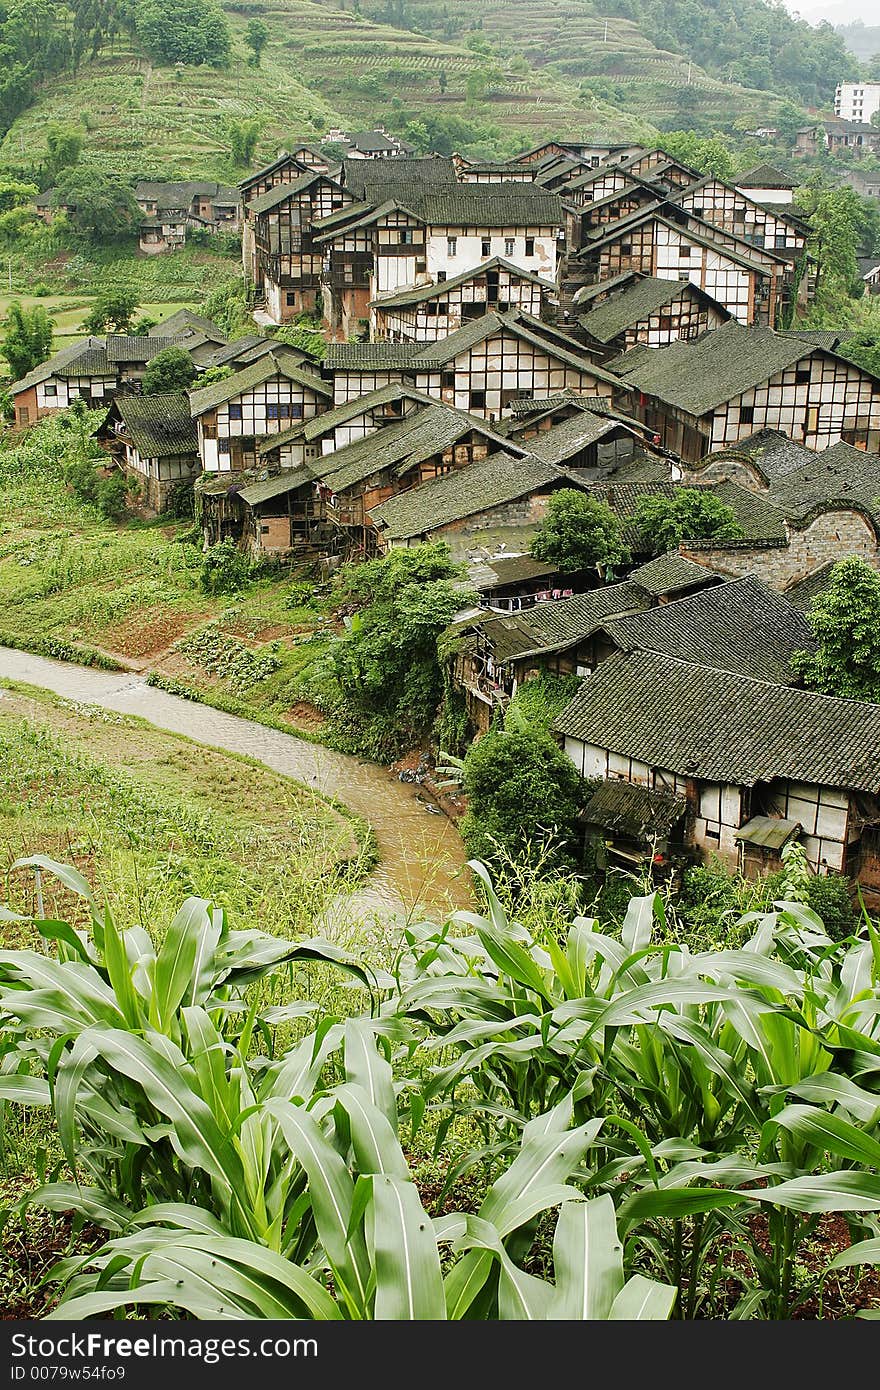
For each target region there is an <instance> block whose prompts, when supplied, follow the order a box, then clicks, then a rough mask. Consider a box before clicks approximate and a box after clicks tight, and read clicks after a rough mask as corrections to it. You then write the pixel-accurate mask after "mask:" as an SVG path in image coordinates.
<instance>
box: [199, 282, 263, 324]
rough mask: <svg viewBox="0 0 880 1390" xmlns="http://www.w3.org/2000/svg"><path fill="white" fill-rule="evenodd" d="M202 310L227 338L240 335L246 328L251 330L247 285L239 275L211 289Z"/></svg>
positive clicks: (251, 322) (251, 321)
mask: <svg viewBox="0 0 880 1390" xmlns="http://www.w3.org/2000/svg"><path fill="white" fill-rule="evenodd" d="M202 312H203V313H204V315H205V317H206V318H209V319H210V320H211V322H212V323H216V324H217V326H218V328H222V329H223V332H224V333H225V334H226V335H227V337H229V338H234V337H236V336H238V337H241V334H242V333H243V332H245V331H246V330H248V329H249V330H250V331H251V332H253V320H252V319H249V316H248V307H247V286H246V283H245V280H244V278H243V277H242V276H240V275H239V276H236V277H235V278H234V279H232V280H224V282H223V284H222V285H218V286H217V288H216V289H215V290H212V291H211V293H210V294H209V295H208V297H207V299H206V300H205V303H204V305H203V306H202Z"/></svg>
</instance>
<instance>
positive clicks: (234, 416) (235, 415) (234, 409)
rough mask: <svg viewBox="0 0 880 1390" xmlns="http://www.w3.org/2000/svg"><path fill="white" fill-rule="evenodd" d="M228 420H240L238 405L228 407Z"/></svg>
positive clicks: (239, 407)
mask: <svg viewBox="0 0 880 1390" xmlns="http://www.w3.org/2000/svg"><path fill="white" fill-rule="evenodd" d="M229 418H230V420H240V419H241V418H242V417H241V406H240V405H231V406H230V407H229Z"/></svg>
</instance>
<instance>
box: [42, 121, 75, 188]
mask: <svg viewBox="0 0 880 1390" xmlns="http://www.w3.org/2000/svg"><path fill="white" fill-rule="evenodd" d="M82 143H83V138H82V135H81V133H80V132H79V131H78V130H74V129H73V128H72V127H70V126H61V125H58V124H56V123H55V122H53V123H52V125H50V126H49V128H48V130H47V131H46V155H45V159H44V164H45V168H46V175H47V177H48V179H49V182H50V183H54V182H55V180H56V179H57V178H58V176H59V175H60V174H61V173H63V171H64V170H65V169H71V168H72V167H73V165H74V164H76V163H77V161H78V160H79V157H80V154H81V152H82Z"/></svg>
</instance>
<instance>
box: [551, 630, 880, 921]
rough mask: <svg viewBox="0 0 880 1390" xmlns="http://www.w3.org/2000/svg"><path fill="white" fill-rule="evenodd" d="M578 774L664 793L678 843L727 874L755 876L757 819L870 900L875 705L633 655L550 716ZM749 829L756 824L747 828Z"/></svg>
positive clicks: (875, 811)
mask: <svg viewBox="0 0 880 1390" xmlns="http://www.w3.org/2000/svg"><path fill="white" fill-rule="evenodd" d="M555 729H556V731H557V733H558V735H559V736H560V738H561V739H562V740H563V741H564V746H565V750H566V752H567V753H568V755H569V757H570V758H571V759H572V761H573V763H574V765H575V767H576V768H577V769H578V771H579V772H580V773H581V775H582V776H583V777H585V778H598V779H607V780H619V781H622V782H624V783H629V784H633V785H636V786H641V787H646V788H649V789H656V790H658V791H663V792H674V793H675V794H678V795H681V796H683V797H685V799H686V801H687V806H688V823H687V840H688V842H689V843H690V845H692V846H693V847H694V849H695V850H697V851H698V852H700V853H701V854H703V855H706V856H707V857H708V856H710V855H713V856H717V857H719V858H720V859H721V860H722V862H723V863H726V864H727V865H729V866H730V867H731V868H737V867H740V866H742V865H743V863H744V862H745V867H747V868H751V869H752V871H754V868H755V856H754V854H752V853H749V854H747V855H745V854H744V852H743V848H742V846H743V845H745V844H752V845H755V846H757V847H758V848H760V845H761V841H762V839H764V840H766V839H767V838H768V837H767V834H766V832H767V827H766V824H765V818H766V817H769V818H771V819H773V820H775V821H777V822H778V823H779V824H778V827H777V830H778V831H779V832H781V833H782V836H783V838H782V840H781V841H779V840H777V841H776V842H775V844H774V842H773V841H772V840H770V842H769V846H768V847H769V848H770V850H771V855H770V856H767V858H766V860H765V862H766V867H773V864H774V860H773V858H772V855H773V853H778V848H779V845H780V844H781V843H784V842H785V839H786V838H789V837H790V836H789V831H791V835H792V836H795V835H796V837H797V838H798V839H799V841H800V842H801V844H802V845H803V846H804V849H805V851H806V855H807V859H808V862H809V863H810V865H811V867H812V868H813V869H815V870H816V872H818V873H827V872H840V873H846V874H849V875H851V876H852V877H853V878H856V879H859V880H861V881H862V882H863V885H864V887H865V888H866V889H867V890H868V891H869V892H871V893H872V894H874V893H875V892H876V889H877V887H878V886H880V882H878V857H877V848H878V826H880V767H878V762H877V755H876V750H877V748H878V746H880V705H871V704H863V703H860V702H859V701H856V700H841V699H836V698H834V697H832V696H828V695H819V694H816V693H814V692H812V691H806V690H796V689H793V688H791V687H786V686H782V685H776V684H773V683H772V682H770V681H766V680H755V679H753V678H751V677H748V676H742V675H737V674H733V673H731V672H725V671H719V670H717V669H712V668H710V667H708V666H701V665H697V664H695V663H691V662H686V661H681V660H675V659H673V658H670V657H666V656H660V655H654V654H651V653H648V652H644V651H633V652H631V653H629V654H622V653H620V654H618V655H616V656H614V657H612V658H611V659H609V660H608V661H606V662H604V663H603V664H602V665H601V666H600V667H599V669H598V670H597V671H596V672H595V674H594V675H593V676H592V677H591V678H590V680H589V681H585V682H584V684H583V685H582V686H581V688H580V690H579V691H578V693H577V695H576V696H575V698H574V700H573V701H572V702H571V704H570V705H569V706H568V707H567V708H566V709H565V710H564V711H563V713H562V715H561V716H560V717H559V719H558V720H557V721H556V725H555ZM756 822H757V824H756Z"/></svg>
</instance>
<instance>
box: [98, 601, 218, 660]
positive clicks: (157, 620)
mask: <svg viewBox="0 0 880 1390" xmlns="http://www.w3.org/2000/svg"><path fill="white" fill-rule="evenodd" d="M208 617H210V614H209V613H179V612H174V611H172V610H169V609H168V608H152V609H146V610H143V609H141V610H139V611H138V612H135V613H129V614H128V616H127V617H125V618H123V619H122V620H121V621H120V622H117V623H113V624H112V625H111V626H110V627H107V628H105V629H104V631H103V632H102V633H101V642H102V645H103V647H104V648H105V650H107V651H109V652H112V653H113V654H114V655H118V656H126V657H146V656H156V655H157V654H158V653H159V652H164V651H167V650H168V648H169V647H170V646H171V644H172V642H176V641H177V639H178V638H179V637H182V636H183V634H184V633H185V632H187V631H188V630H189V629H190V628H191V627H193V626H194V625H195V624H197V623H201V622H204V621H205V619H206V618H208Z"/></svg>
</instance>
